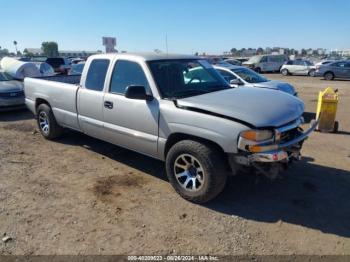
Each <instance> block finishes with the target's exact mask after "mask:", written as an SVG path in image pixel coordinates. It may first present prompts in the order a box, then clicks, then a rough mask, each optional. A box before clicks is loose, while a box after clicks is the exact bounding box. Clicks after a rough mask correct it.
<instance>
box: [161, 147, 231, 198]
mask: <svg viewBox="0 0 350 262" xmlns="http://www.w3.org/2000/svg"><path fill="white" fill-rule="evenodd" d="M166 171H167V176H168V178H169V181H170V183H171V185H172V186H173V187H174V189H175V191H176V192H177V193H178V194H179V195H180V196H182V197H183V198H185V199H187V200H189V201H191V202H194V203H205V202H208V201H210V200H212V199H213V198H215V197H216V196H217V195H218V194H219V193H220V192H221V191H222V190H223V188H224V187H225V184H226V178H227V172H226V170H225V163H224V161H223V157H222V154H221V153H220V152H219V151H218V150H216V148H214V147H211V146H209V145H207V144H205V143H200V142H197V141H193V140H184V141H181V142H178V143H177V144H175V145H174V146H173V147H172V148H171V149H170V150H169V153H168V154H167V157H166Z"/></svg>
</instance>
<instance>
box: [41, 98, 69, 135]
mask: <svg viewBox="0 0 350 262" xmlns="http://www.w3.org/2000/svg"><path fill="white" fill-rule="evenodd" d="M37 123H38V127H39V130H40V133H41V135H42V136H43V137H44V138H46V139H48V140H53V139H55V138H58V137H60V136H61V135H62V133H63V128H62V127H61V126H60V125H58V124H57V122H56V119H55V116H54V114H53V112H52V109H51V107H50V106H49V105H47V104H41V105H39V106H38V108H37Z"/></svg>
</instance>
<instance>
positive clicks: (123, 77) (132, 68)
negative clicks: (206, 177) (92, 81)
mask: <svg viewBox="0 0 350 262" xmlns="http://www.w3.org/2000/svg"><path fill="white" fill-rule="evenodd" d="M110 78H111V79H110V84H109V87H108V88H107V90H106V93H105V96H104V107H103V115H104V122H105V123H104V125H105V134H106V140H107V141H109V142H111V143H113V144H117V145H120V146H122V147H125V148H128V149H131V150H135V151H138V152H141V153H144V154H147V155H151V156H155V157H156V156H157V143H158V117H159V103H158V100H157V99H153V100H152V101H146V100H137V99H128V98H126V97H125V90H126V88H127V87H128V86H130V85H138V86H144V87H145V88H146V90H147V92H149V94H152V92H151V89H150V85H149V81H148V80H147V77H146V75H145V73H144V69H143V68H142V65H141V64H139V63H138V62H134V61H129V60H124V59H123V60H121V59H118V60H117V61H116V63H115V65H114V68H113V71H112V73H111V77H110Z"/></svg>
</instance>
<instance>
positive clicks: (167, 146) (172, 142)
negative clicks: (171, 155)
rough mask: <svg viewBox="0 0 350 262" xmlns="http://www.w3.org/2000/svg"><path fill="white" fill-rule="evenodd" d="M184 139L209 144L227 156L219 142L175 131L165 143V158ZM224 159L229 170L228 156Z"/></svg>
mask: <svg viewBox="0 0 350 262" xmlns="http://www.w3.org/2000/svg"><path fill="white" fill-rule="evenodd" d="M182 140H194V141H197V142H201V143H204V144H207V145H209V146H211V147H213V148H215V149H216V150H218V152H220V153H221V154H223V156H225V155H226V154H225V151H224V150H223V149H222V147H221V146H220V145H218V144H217V143H215V142H213V141H210V140H208V139H205V138H201V137H197V136H193V135H188V134H183V133H175V134H171V135H170V136H169V137H168V139H167V141H166V144H165V149H164V158H166V156H167V154H168V152H169V150H170V148H171V147H172V146H173V145H175V144H176V143H178V142H180V141H182ZM224 161H225V164H226V168H227V170H230V165H229V162H228V158H227V157H224Z"/></svg>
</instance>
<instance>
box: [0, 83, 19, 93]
mask: <svg viewBox="0 0 350 262" xmlns="http://www.w3.org/2000/svg"><path fill="white" fill-rule="evenodd" d="M18 91H23V83H22V82H20V81H16V80H11V81H0V93H7V92H18Z"/></svg>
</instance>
